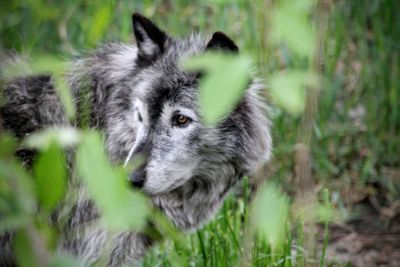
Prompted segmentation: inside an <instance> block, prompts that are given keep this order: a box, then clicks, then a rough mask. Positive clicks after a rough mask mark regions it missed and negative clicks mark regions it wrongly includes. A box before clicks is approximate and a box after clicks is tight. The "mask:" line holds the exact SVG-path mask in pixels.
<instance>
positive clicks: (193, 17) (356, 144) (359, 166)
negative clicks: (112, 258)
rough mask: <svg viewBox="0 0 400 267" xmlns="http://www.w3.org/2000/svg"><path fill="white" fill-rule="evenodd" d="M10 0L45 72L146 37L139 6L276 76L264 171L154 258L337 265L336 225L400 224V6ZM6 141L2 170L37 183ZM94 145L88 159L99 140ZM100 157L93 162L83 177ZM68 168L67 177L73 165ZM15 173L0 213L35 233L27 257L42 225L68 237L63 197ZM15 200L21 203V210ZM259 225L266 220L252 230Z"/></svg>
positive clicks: (4, 225)
mask: <svg viewBox="0 0 400 267" xmlns="http://www.w3.org/2000/svg"><path fill="white" fill-rule="evenodd" d="M0 5H1V8H0V18H1V20H0V36H1V38H0V46H2V47H3V49H15V50H16V51H17V52H18V53H22V54H25V55H28V56H29V58H30V59H31V65H30V67H31V68H32V69H33V70H34V71H38V70H46V69H47V70H52V69H54V66H59V65H60V64H62V62H65V61H67V60H69V59H71V58H72V57H74V56H78V55H79V54H81V53H82V52H86V51H88V50H90V49H93V48H95V47H96V46H97V45H98V44H99V43H102V42H107V41H115V40H117V41H126V42H133V34H132V31H131V14H132V13H133V12H141V13H142V14H144V15H146V16H148V17H151V18H152V19H153V20H154V21H155V22H156V23H157V24H158V25H162V27H163V28H164V29H165V30H166V31H168V32H171V33H172V34H173V35H176V36H181V35H185V34H189V33H191V32H192V31H201V32H208V33H212V32H213V31H216V30H222V31H224V32H225V33H227V34H228V35H229V36H231V37H232V39H234V40H235V41H236V43H237V44H238V46H239V47H240V48H241V51H242V53H244V54H246V55H248V57H250V58H252V59H253V62H255V64H256V65H257V69H258V70H259V76H261V77H262V78H264V79H265V80H266V85H267V88H268V89H267V90H266V95H267V96H266V97H267V98H268V99H269V100H270V101H271V103H272V108H271V118H272V120H273V124H274V127H273V131H272V133H273V137H274V157H273V159H272V162H271V163H270V166H269V168H268V169H266V170H262V171H261V172H260V178H257V179H255V178H252V179H246V180H245V181H244V185H243V187H242V190H241V192H239V193H237V194H236V195H234V196H231V198H230V199H228V201H226V203H225V204H224V206H223V208H222V210H221V212H220V213H219V215H218V216H217V217H216V218H215V220H214V221H213V222H212V223H210V224H208V225H206V226H205V227H204V229H202V230H200V231H197V232H196V233H193V234H191V235H187V236H185V237H175V238H172V239H174V240H173V241H171V240H169V241H166V242H163V243H161V244H159V245H157V246H155V248H154V249H153V250H152V251H151V253H150V254H149V255H148V256H147V257H146V258H145V260H144V262H143V266H235V265H236V266H272V265H274V266H310V265H320V266H329V265H334V264H335V263H334V262H335V259H334V258H335V256H333V257H332V255H327V254H326V253H325V252H326V251H327V249H328V248H329V247H330V246H331V245H330V243H329V242H328V240H329V237H331V236H332V233H335V232H334V229H332V228H331V227H329V225H336V223H337V222H341V223H340V225H343V222H345V223H346V225H353V226H354V224H352V223H353V222H356V221H371V220H370V219H371V216H372V218H373V219H372V221H374V220H375V221H376V222H378V223H379V225H380V227H379V228H380V229H379V230H380V231H386V230H387V231H389V229H390V227H391V226H392V225H396V223H398V222H399V212H400V208H399V207H400V205H399V202H400V167H399V166H400V138H399V134H400V83H399V81H398V77H400V75H399V74H400V71H399V66H400V61H399V59H400V58H399V56H400V55H399V51H400V47H399V46H400V45H399V44H400V26H399V25H400V17H399V16H398V15H397V12H398V10H400V2H399V1H397V0H371V1H368V2H365V1H345V0H324V1H316V2H314V1H303V0H299V1H268V0H267V1H245V0H235V1H228V0H214V1H212V0H207V1H188V0H178V1H169V0H154V1H128V0H122V1H107V0H102V1H77V0H71V1H56V0H46V1H45V0H30V1H18V0H13V1H1V3H0ZM312 22H314V24H313V23H312ZM310 32H311V34H310ZM310 43H312V44H313V45H310ZM310 73H311V74H310ZM3 75H4V73H3ZM314 81H315V82H314ZM74 134H75V133H72V134H71V136H75V135H74ZM78 135H79V134H78ZM85 136H86V135H85ZM6 139H7V138H5V137H4V138H2V139H1V140H2V142H3V143H4V144H6V145H4V146H0V147H1V153H0V157H1V158H0V177H16V176H18V177H21V178H20V179H21V183H25V182H26V181H29V179H24V178H22V177H23V176H29V175H30V174H27V173H26V171H25V170H22V169H21V168H19V167H17V166H18V163H17V162H16V161H15V159H13V157H12V156H11V155H12V153H13V148H9V149H7V146H9V145H7V144H9V142H8V141H7V142H6V141H4V140H6ZM50 139H51V138H50ZM94 139H95V140H96V137H95V138H94ZM7 140H8V139H7ZM51 140H53V139H51ZM83 140H86V141H83V142H84V144H86V146H84V145H83V151H82V150H81V153H82V154H83V157H84V154H85V153H86V152H87V153H91V152H90V151H91V149H96V147H98V146H97V145H98V144H93V142H91V141H87V140H88V139H87V138H86V137H84V138H83ZM85 142H86V143H85ZM95 143H96V142H95ZM98 143H100V141H99V142H98ZM40 147H41V149H42V151H43V152H42V153H43V155H44V156H43V157H46V154H48V155H53V156H48V157H51V158H54V155H60V151H58V150H57V147H59V146H48V147H46V146H44V148H43V146H40ZM85 147H86V149H87V150H86V152H85ZM88 151H89V152H88ZM92 152H93V151H92ZM93 153H94V152H93ZM55 157H56V158H57V157H58V156H55ZM98 160H99V161H101V160H103V159H98ZM44 162H46V160H44ZM82 162H84V160H83V159H82ZM43 164H46V163H43ZM47 164H48V163H47ZM90 164H91V163H90V162H86V163H82V166H83V167H82V168H81V172H82V173H84V172H85V166H90ZM104 164H105V165H106V163H104ZM47 167H48V166H47V165H45V166H44V167H43V168H47ZM105 168H106V169H107V167H105ZM56 169H57V168H56ZM16 172H17V173H18V174H16ZM40 172H41V170H40V167H37V171H36V174H37V173H40ZM55 172H56V173H57V176H60V177H62V171H57V170H55ZM21 173H24V174H23V175H22V174H21ZM33 176H35V174H33ZM37 176H38V177H39V176H40V177H43V175H42V176H41V175H37ZM83 176H84V175H83ZM89 176H90V174H89V175H88V179H87V182H88V183H90V177H89ZM267 176H268V178H269V181H270V182H269V183H268V186H267V187H266V188H264V187H263V188H264V190H263V191H262V192H264V193H261V194H260V196H261V197H259V198H257V199H256V201H255V203H256V204H255V205H250V204H249V200H250V199H251V195H252V194H251V191H252V190H251V189H252V188H257V187H261V185H260V183H259V181H261V180H264V178H266V177H267ZM39 180H40V179H39ZM4 181H8V182H9V180H6V179H4ZM24 181H25V182H24ZM61 181H62V179H61ZM272 181H273V184H274V185H271V184H272ZM8 182H3V181H1V183H0V185H1V190H0V191H1V198H0V200H1V201H0V204H1V205H0V208H1V210H0V214H12V215H15V216H5V217H4V218H6V219H8V220H5V219H4V218H3V221H2V222H1V224H0V225H1V227H0V230H2V231H4V230H7V229H15V227H22V228H21V229H25V230H24V231H25V232H23V231H22V233H25V235H24V234H21V235H20V238H19V240H22V241H21V242H19V244H20V245H21V246H22V248H20V249H19V251H22V252H24V253H25V254H26V253H27V251H29V249H28V248H27V247H26V246H25V247H24V245H26V244H28V247H29V242H24V241H23V240H24V238H25V239H26V233H29V229H30V228H32V227H33V226H32V225H34V228H35V229H39V230H38V232H39V233H40V234H42V235H43V236H44V237H45V239H46V238H48V239H51V238H53V239H56V236H57V235H56V234H54V235H53V234H48V232H49V231H50V232H52V231H54V232H56V229H53V228H52V227H51V226H49V225H48V221H47V219H46V218H47V217H46V216H48V213H49V212H50V211H51V210H52V208H53V207H54V205H55V204H54V202H52V200H50V201H48V200H46V199H47V198H46V197H45V198H44V200H40V199H41V198H40V192H41V191H40V189H39V190H38V192H39V197H38V196H35V195H34V194H33V195H32V194H31V193H29V192H31V191H30V190H29V189H27V191H26V192H28V193H26V194H25V195H24V196H23V198H21V197H20V196H18V197H16V196H15V195H12V193H13V192H14V193H15V191H13V190H15V188H14V187H13V186H10V185H9V183H8ZM45 182H48V181H45ZM27 183H29V182H27ZM38 183H39V187H40V182H38ZM60 183H62V182H60ZM33 186H35V185H33ZM111 186H113V185H111ZM114 186H115V187H116V188H117V187H118V185H114ZM28 187H29V186H28ZM13 188H14V189H13ZM60 188H63V186H62V185H61V186H60ZM277 188H279V190H278V189H277ZM94 190H96V189H94ZM116 190H120V189H116ZM121 190H122V189H121ZM277 192H278V193H277ZM279 192H282V193H279ZM283 192H285V193H283ZM10 194H11V195H12V196H10ZM31 195H32V196H31ZM60 195H62V194H60ZM12 197H14V198H16V199H14V200H13V201H14V202H12V201H11V202H10V198H12ZM129 197H130V196H128V195H127V196H126V199H128V198H129ZM135 197H138V196H136V195H135ZM30 198H31V199H30ZM36 199H39V202H40V203H41V205H42V206H43V207H46V208H44V209H43V210H41V213H40V214H41V215H37V214H36V213H32V205H33V204H32V203H35V202H36V201H37V200H36ZM55 199H56V200H57V199H58V198H57V195H56V196H55ZM100 199H101V197H100ZM100 201H101V200H100ZM143 201H144V200H143ZM10 203H14V204H15V203H17V204H15V206H14V207H11V208H10ZM27 203H28V204H27ZM30 205H31V206H30ZM253 206H254V207H253ZM15 207H18V209H22V211H21V210H19V211H18V212H16V211H15ZM252 207H253V208H254V210H253V208H252ZM105 209H107V207H105ZM289 209H290V212H289V211H288V212H286V210H289ZM143 212H144V213H145V211H143ZM257 214H258V215H261V216H253V215H257ZM371 214H372V215H371ZM17 215H18V216H17ZM143 216H144V215H143ZM374 216H375V217H374ZM27 218H28V219H27ZM32 218H34V220H33V221H32ZM254 218H256V219H254ZM274 218H275V219H276V220H275V219H274ZM282 218H283V221H281V220H282ZM123 219H127V218H121V220H123ZM128 220H129V218H128ZM27 221H28V222H29V223H26V222H27ZM268 221H270V222H271V221H272V222H276V223H277V225H278V226H279V227H277V226H276V225H272V226H271V225H268ZM23 222H25V223H23ZM282 222H283V223H282ZM316 222H322V225H323V226H325V227H319V224H317V225H315V224H314V223H316ZM112 223H113V222H111V224H112ZM116 223H117V224H118V222H116ZM254 224H255V225H258V226H260V225H261V226H262V225H267V226H266V227H264V228H263V227H261V231H259V232H258V233H259V234H253V230H252V229H253V227H252V226H253V225H254ZM272 224H273V223H272ZM27 225H28V226H27ZM365 227H366V229H369V228H368V226H365ZM26 229H28V230H26ZM271 229H272V230H271ZM278 229H284V230H287V231H286V235H284V237H283V238H281V237H280V236H279V235H278V236H274V234H273V233H276V231H277V230H278ZM321 229H322V230H321ZM332 231H333V232H332ZM271 232H272V233H271ZM323 233H325V235H324V234H323ZM173 236H174V235H173ZM50 237H51V238H50ZM50 243H51V242H50ZM332 246H334V244H332ZM23 257H25V258H26V255H24V256H23ZM64 260H65V258H61V259H56V260H54V262H55V263H56V264H67V266H68V264H70V259H67V260H65V261H64ZM347 260H350V261H351V262H352V264H354V265H357V264H358V263H359V262H358V261H354V259H347ZM54 262H53V263H54ZM60 262H61V263H60ZM53 263H52V264H53ZM342 263H343V262H342ZM27 264H29V261H28V263H27ZM45 264H50V263H48V262H47V263H45ZM387 264H391V263H390V261H389V262H388V263H387ZM21 265H24V264H23V263H21ZM26 266H28V265H26ZM29 266H32V265H29ZM364 266H366V265H364ZM393 266H395V265H393Z"/></svg>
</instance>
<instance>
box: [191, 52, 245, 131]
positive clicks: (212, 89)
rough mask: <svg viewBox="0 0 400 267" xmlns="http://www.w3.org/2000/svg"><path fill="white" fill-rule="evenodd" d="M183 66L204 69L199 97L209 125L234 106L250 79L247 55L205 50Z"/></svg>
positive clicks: (204, 116)
mask: <svg viewBox="0 0 400 267" xmlns="http://www.w3.org/2000/svg"><path fill="white" fill-rule="evenodd" d="M184 66H185V67H186V68H187V69H189V70H197V71H199V70H200V71H205V72H206V75H205V76H204V77H203V78H202V79H201V83H200V92H199V96H200V97H199V99H200V107H201V111H202V115H203V118H204V121H205V122H206V123H208V124H215V123H217V122H218V121H219V120H220V119H221V118H223V117H224V116H225V115H227V114H228V113H229V112H230V111H231V110H232V109H234V107H235V105H236V104H237V103H238V101H239V100H240V98H241V97H242V95H243V93H244V91H245V89H246V86H247V85H248V83H249V81H250V70H251V61H250V60H249V58H248V57H246V56H233V55H225V54H211V53H206V54H203V55H199V56H196V57H193V58H191V59H189V60H187V61H186V62H184Z"/></svg>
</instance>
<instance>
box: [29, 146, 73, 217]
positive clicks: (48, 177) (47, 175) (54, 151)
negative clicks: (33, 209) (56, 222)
mask: <svg viewBox="0 0 400 267" xmlns="http://www.w3.org/2000/svg"><path fill="white" fill-rule="evenodd" d="M66 164H67V163H66V160H65V155H64V151H63V150H62V149H61V148H60V147H59V146H58V145H56V144H54V143H53V144H52V145H50V146H49V147H48V148H47V149H46V150H44V151H42V152H41V153H40V155H39V157H38V159H37V161H36V163H35V165H34V168H33V169H34V175H35V181H36V191H37V195H38V200H39V203H40V205H41V207H42V208H44V209H45V210H46V211H47V212H49V213H50V212H51V211H52V210H53V209H54V208H55V206H56V205H57V203H58V202H59V201H60V200H61V198H62V196H63V195H64V192H65V186H66V181H67V170H66Z"/></svg>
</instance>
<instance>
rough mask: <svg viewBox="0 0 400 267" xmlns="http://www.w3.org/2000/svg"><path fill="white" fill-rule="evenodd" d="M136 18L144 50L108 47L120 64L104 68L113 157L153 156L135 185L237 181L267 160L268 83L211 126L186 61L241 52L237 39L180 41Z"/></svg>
mask: <svg viewBox="0 0 400 267" xmlns="http://www.w3.org/2000/svg"><path fill="white" fill-rule="evenodd" d="M132 22H133V32H134V35H135V38H136V43H137V48H136V47H134V48H133V47H123V46H119V47H117V48H115V47H114V48H113V47H111V48H110V47H108V49H106V51H107V52H108V53H111V55H108V58H112V59H113V60H114V61H111V62H109V63H107V64H106V65H107V66H104V64H103V66H102V67H101V68H102V70H104V69H105V68H107V71H103V72H106V74H107V75H108V77H109V78H108V81H110V80H112V81H113V90H112V92H109V93H107V94H109V95H110V96H109V101H108V103H107V104H105V105H107V108H108V111H107V112H106V113H105V115H104V116H105V117H106V119H105V120H106V124H107V128H108V129H107V131H106V135H107V146H108V150H109V152H110V154H111V157H112V158H114V159H116V160H120V161H125V163H128V162H129V161H130V160H132V159H134V158H135V157H137V156H138V155H141V156H144V158H145V162H144V163H143V164H142V165H141V166H140V167H139V168H138V169H137V170H136V171H134V172H133V173H132V174H131V175H130V179H131V182H132V184H133V185H134V186H135V187H138V188H141V189H142V190H143V191H144V192H146V193H147V194H149V195H151V196H157V195H163V194H168V193H169V192H172V191H174V190H176V189H178V188H180V187H182V186H184V185H187V184H197V185H196V186H198V185H200V184H203V185H204V184H207V185H211V184H212V183H217V182H221V181H223V184H227V183H229V184H234V181H236V180H238V179H239V178H240V177H241V176H243V175H245V174H247V173H249V172H251V171H254V170H256V169H257V167H259V165H260V164H262V163H263V162H265V161H266V160H267V159H268V157H269V154H270V148H271V138H270V134H269V121H268V120H267V118H266V114H265V113H266V110H265V104H264V102H263V101H262V99H261V98H260V97H259V96H258V94H259V90H260V89H261V86H260V83H258V82H254V81H253V82H251V83H249V86H248V88H247V91H246V92H245V94H244V96H243V98H242V99H241V100H240V102H239V103H237V105H236V108H235V109H234V110H233V111H232V112H231V113H230V114H228V115H227V116H226V117H225V118H223V119H221V121H220V122H219V123H218V124H217V125H216V126H209V125H205V124H204V123H203V120H202V117H201V111H200V107H199V103H198V90H199V76H200V75H199V73H194V72H191V71H188V70H186V69H184V68H183V67H182V66H181V62H182V60H183V59H185V58H187V57H190V56H192V55H196V54H200V53H204V52H205V51H207V50H219V51H222V52H225V53H238V52H239V50H238V47H237V46H236V45H235V43H234V42H233V41H232V40H231V39H230V38H229V37H227V36H226V35H225V34H224V33H222V32H216V33H214V34H213V35H212V36H211V37H203V36H201V35H192V36H190V37H187V38H174V37H172V36H170V35H168V34H166V33H165V32H164V31H162V30H161V29H160V28H159V27H157V26H156V25H155V24H154V23H152V22H151V21H150V20H149V19H147V18H145V17H143V16H141V15H139V14H134V15H133V17H132ZM121 49H123V50H124V51H125V52H121V51H120V50H121ZM110 51H111V52H110ZM103 54H104V53H103ZM101 57H103V58H104V55H102V56H101ZM97 65H99V64H98V63H97ZM94 72H95V71H94ZM100 72H101V71H99V70H97V73H100ZM97 75H98V76H99V75H101V74H97ZM215 90H220V89H219V88H215ZM196 186H195V187H196ZM192 188H193V187H192Z"/></svg>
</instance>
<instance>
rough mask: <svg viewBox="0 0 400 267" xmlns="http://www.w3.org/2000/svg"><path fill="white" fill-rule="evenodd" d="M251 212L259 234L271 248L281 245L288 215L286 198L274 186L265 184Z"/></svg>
mask: <svg viewBox="0 0 400 267" xmlns="http://www.w3.org/2000/svg"><path fill="white" fill-rule="evenodd" d="M253 212H254V220H255V223H256V227H257V229H258V230H259V232H260V233H261V234H262V235H263V236H264V237H265V238H266V240H267V241H269V242H270V243H271V245H272V246H273V247H277V246H279V245H281V244H282V243H283V241H284V239H285V229H286V222H287V219H288V214H289V202H288V200H287V198H286V197H285V196H284V195H283V194H282V193H281V192H280V191H279V190H278V188H277V187H276V186H274V185H271V184H266V185H265V186H264V187H263V188H262V189H261V190H260V192H259V193H258V195H257V198H256V201H255V203H254V211H253Z"/></svg>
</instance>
